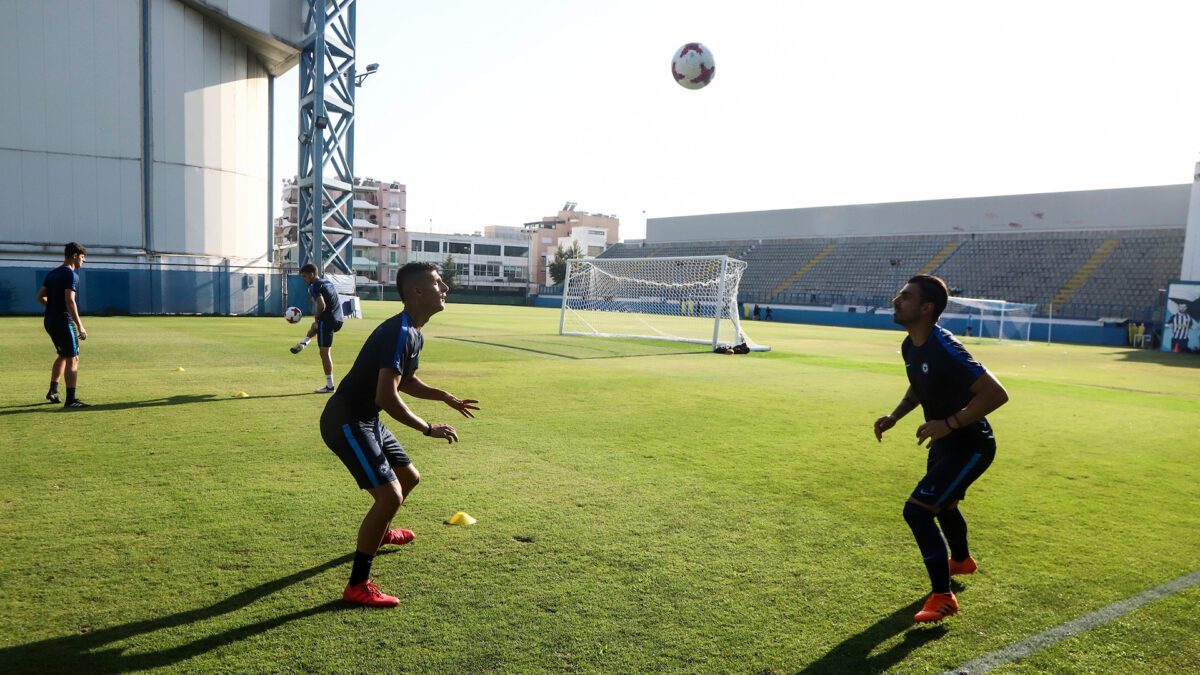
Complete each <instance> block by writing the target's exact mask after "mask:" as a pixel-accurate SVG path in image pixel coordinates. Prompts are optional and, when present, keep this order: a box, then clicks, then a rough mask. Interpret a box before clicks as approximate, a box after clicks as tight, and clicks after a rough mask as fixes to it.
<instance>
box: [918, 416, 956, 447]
mask: <svg viewBox="0 0 1200 675" xmlns="http://www.w3.org/2000/svg"><path fill="white" fill-rule="evenodd" d="M949 435H950V426H949V425H948V424H946V422H945V421H944V420H933V421H931V422H926V423H925V424H922V425H921V426H919V427H917V445H924V446H925V447H927V448H928V447H929V446H931V445H933V442H934V441H936V440H938V439H939V438H945V437H946V436H949ZM926 441H928V443H927V442H926Z"/></svg>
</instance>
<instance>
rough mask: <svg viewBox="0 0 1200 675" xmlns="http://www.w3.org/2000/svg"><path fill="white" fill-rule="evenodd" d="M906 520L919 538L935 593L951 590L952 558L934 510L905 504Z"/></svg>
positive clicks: (908, 503) (922, 555)
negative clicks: (934, 517)
mask: <svg viewBox="0 0 1200 675" xmlns="http://www.w3.org/2000/svg"><path fill="white" fill-rule="evenodd" d="M904 520H906V521H908V526H909V527H910V528H912V532H913V536H914V537H916V538H917V547H918V548H920V549H921V557H922V558H923V559H924V560H925V569H926V571H928V572H929V581H930V583H932V584H933V592H934V593H949V592H950V559H949V558H948V557H947V556H946V542H945V541H944V540H943V539H942V533H941V532H940V531H939V530H938V527H937V523H935V522H933V512H932V511H929V510H927V509H925V508H924V507H921V506H917V505H916V504H914V503H912V502H907V503H906V504H905V505H904Z"/></svg>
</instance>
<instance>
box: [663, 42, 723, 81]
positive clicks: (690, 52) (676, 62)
mask: <svg viewBox="0 0 1200 675" xmlns="http://www.w3.org/2000/svg"><path fill="white" fill-rule="evenodd" d="M716 73H717V64H716V62H714V61H713V55H712V52H711V51H709V49H708V47H705V46H704V45H702V44H700V43H699V42H689V43H687V44H686V45H684V46H682V47H680V48H679V49H678V50H677V51H676V52H675V56H673V57H671V75H672V76H673V77H674V78H675V81H676V82H678V83H679V86H681V87H684V88H685V89H702V88H704V87H705V86H707V85H708V83H709V82H712V79H713V75H715V74H716Z"/></svg>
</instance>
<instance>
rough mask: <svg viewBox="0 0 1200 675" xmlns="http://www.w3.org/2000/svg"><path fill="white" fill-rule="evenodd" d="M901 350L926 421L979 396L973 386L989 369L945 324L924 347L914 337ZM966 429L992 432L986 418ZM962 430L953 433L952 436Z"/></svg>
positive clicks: (906, 370) (940, 417)
mask: <svg viewBox="0 0 1200 675" xmlns="http://www.w3.org/2000/svg"><path fill="white" fill-rule="evenodd" d="M900 353H901V354H902V355H903V356H904V371H905V373H907V374H908V383H909V384H911V385H912V388H913V391H915V392H916V394H917V400H918V401H920V402H921V407H922V408H923V409H924V411H925V421H926V422H928V421H930V420H942V419H946V418H947V417H950V416H951V415H953V414H954V413H956V412H958V411H959V410H962V409H963V408H964V407H966V405H967V403H968V402H969V401H970V400H971V399H972V398H974V396H975V395H974V394H973V393H971V385H973V384H975V381H976V380H978V379H979V376H980V375H983V374H984V373H986V372H987V369H986V368H984V367H983V365H982V364H980V363H979V362H978V361H976V360H975V358H974V357H973V356H971V354H970V353H969V352H968V351H967V349H966V347H963V345H962V343H961V342H959V341H958V340H956V339H955V338H954V335H953V334H952V333H950V331H948V330H946V329H945V328H942V327H941V326H936V325H935V326H934V327H933V332H931V333H930V334H929V338H928V339H927V340H925V344H923V345H921V346H920V347H917V346H915V345H913V341H912V338H911V337H906V338H904V343H903V344H901V345H900ZM964 428H965V429H968V430H969V429H971V428H974V430H975V431H977V432H984V433H986V434H987V435H988V436H990V435H991V427H990V426H989V425H988V422H987V419H986V418H980V419H979V420H978V421H976V422H975V423H974V424H970V425H968V426H967V427H964ZM958 431H959V430H957V429H956V430H954V431H953V432H951V436H954V435H956V434H958Z"/></svg>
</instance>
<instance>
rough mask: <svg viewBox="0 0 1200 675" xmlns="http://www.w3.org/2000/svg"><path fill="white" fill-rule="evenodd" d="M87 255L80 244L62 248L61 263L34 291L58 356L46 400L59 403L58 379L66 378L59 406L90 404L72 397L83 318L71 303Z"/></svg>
mask: <svg viewBox="0 0 1200 675" xmlns="http://www.w3.org/2000/svg"><path fill="white" fill-rule="evenodd" d="M85 258H87V249H86V248H84V247H83V246H82V245H81V244H77V243H75V242H71V243H69V244H67V245H66V246H64V247H63V264H62V265H60V266H58V267H56V268H55V269H54V270H53V271H51V272H50V273H49V274H47V275H46V280H45V281H44V282H42V287H41V289H39V290H38V295H37V300H38V302H40V303H42V305H44V306H45V307H46V314H45V317H44V318H43V319H42V325H43V326H44V327H45V328H46V332H47V333H49V334H50V341H51V342H53V343H54V351H56V352H58V357H56V358H55V359H54V364H53V365H52V366H50V391H48V392H46V400H47V401H49V402H51V403H59V402H61V400H62V399H60V398H59V396H58V381H59V380H60V379H63V378H64V376H65V379H66V380H67V400H66V402H65V403H63V407H64V408H67V409H72V408H90V407H91V406H90V405H88V404H86V403H84V402H83V401H81V400H79V399H78V398H76V397H75V385H76V380H77V378H78V376H79V341H80V340H86V339H87V331H86V330H84V329H83V319H81V318H80V317H79V305H78V304H76V302H75V296H76V291H78V289H79V268H81V267H83V261H84V259H85Z"/></svg>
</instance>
